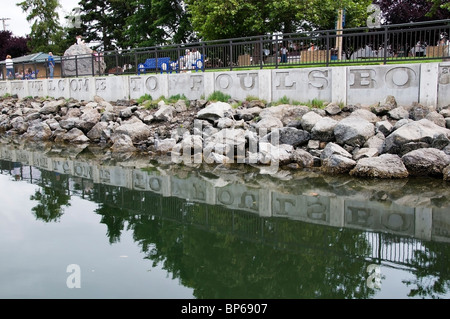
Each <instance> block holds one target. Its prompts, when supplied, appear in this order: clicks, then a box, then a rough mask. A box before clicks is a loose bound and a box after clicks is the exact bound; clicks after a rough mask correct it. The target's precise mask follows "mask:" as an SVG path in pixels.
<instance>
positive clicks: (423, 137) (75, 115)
mask: <svg viewBox="0 0 450 319" xmlns="http://www.w3.org/2000/svg"><path fill="white" fill-rule="evenodd" d="M449 128H450V105H449V106H446V107H442V108H439V109H435V108H434V107H427V106H423V105H420V104H413V105H409V106H404V105H397V102H396V101H395V98H394V97H392V96H388V97H387V98H386V99H385V100H383V101H381V102H380V103H378V104H377V105H372V106H361V105H346V106H342V105H337V104H335V103H330V104H328V105H324V106H323V108H312V107H309V106H306V105H290V104H281V105H271V104H269V103H265V102H264V101H260V100H252V101H243V102H242V101H232V100H230V101H228V102H217V101H216V102H215V101H207V100H194V101H187V100H183V99H181V100H178V101H176V102H174V103H167V102H164V100H161V101H160V102H159V103H158V104H152V107H148V106H145V105H140V104H138V103H137V101H135V100H118V101H116V102H107V101H105V100H104V99H102V98H100V97H95V98H94V100H93V101H77V100H74V99H69V100H66V99H63V98H60V99H52V98H46V99H44V98H24V99H19V98H17V97H14V96H13V97H2V98H0V136H3V137H19V138H20V139H21V140H22V139H23V140H27V141H35V142H38V141H52V142H54V143H61V144H64V143H70V144H79V145H84V144H98V145H101V146H103V147H105V148H107V149H108V150H110V151H111V152H115V153H124V152H134V153H136V152H139V153H144V154H148V155H149V156H150V157H151V158H155V159H158V158H161V157H162V156H166V157H168V156H170V158H171V160H172V161H174V162H177V163H181V162H185V163H207V164H224V163H225V164H227V163H245V164H251V165H261V166H264V165H266V166H270V167H276V168H278V167H285V168H289V169H311V170H320V171H323V172H325V173H330V174H350V175H353V176H360V177H366V178H405V177H408V176H432V177H436V178H442V179H444V180H450V129H449ZM274 164H276V165H274Z"/></svg>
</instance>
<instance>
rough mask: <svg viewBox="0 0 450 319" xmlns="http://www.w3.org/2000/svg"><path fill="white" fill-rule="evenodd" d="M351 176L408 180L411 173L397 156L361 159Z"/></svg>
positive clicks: (385, 155) (386, 155)
mask: <svg viewBox="0 0 450 319" xmlns="http://www.w3.org/2000/svg"><path fill="white" fill-rule="evenodd" d="M350 175H352V176H358V177H372V178H374V177H376V178H406V177H408V175H409V173H408V170H407V169H406V167H405V165H404V164H403V162H402V160H401V158H400V157H399V156H398V155H395V154H382V155H380V156H378V157H367V158H362V159H360V160H359V161H358V162H357V163H356V166H355V167H354V168H353V169H352V170H351V171H350Z"/></svg>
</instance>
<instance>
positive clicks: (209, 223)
mask: <svg viewBox="0 0 450 319" xmlns="http://www.w3.org/2000/svg"><path fill="white" fill-rule="evenodd" d="M0 172H1V174H0V207H1V209H0V256H1V259H0V298H3V299H5V298H7V299H9V298H68V299H69V298H149V299H219V298H220V299H222V298H231V299H235V298H243V299H244V298H257V299H260V298H261V299H268V298H269V299H291V298H294V299H297V298H301V299H310V298H317V299H324V298H327V299H328V298H338V299H344V298H352V299H372V298H395V299H397V298H402V299H403V298H427V299H428V298H446V299H448V298H449V297H450V292H449V290H450V285H449V283H450V265H449V263H448V258H449V257H450V244H449V243H450V203H449V198H450V184H448V183H446V182H443V181H442V180H439V179H428V178H420V179H412V178H410V179H407V180H392V181H384V180H364V179H354V178H350V177H348V176H322V175H321V174H319V173H317V172H299V171H296V172H294V171H286V170H280V171H279V172H277V174H275V175H268V174H260V171H259V170H258V169H257V168H248V169H247V168H242V167H220V166H219V167H213V166H201V167H187V166H179V165H178V166H177V165H171V164H170V163H168V162H166V163H160V164H155V163H154V162H152V161H149V160H148V159H145V158H144V159H139V160H137V159H130V158H125V159H124V158H122V159H115V160H113V159H111V157H110V156H106V155H105V154H104V153H102V152H100V151H98V150H89V149H84V150H82V151H80V150H78V151H76V152H75V153H74V152H68V151H67V152H66V151H65V150H64V149H58V148H55V147H50V146H40V147H39V148H38V149H36V148H29V147H25V146H24V145H14V146H13V145H9V144H3V145H2V144H0ZM73 267H75V268H73Z"/></svg>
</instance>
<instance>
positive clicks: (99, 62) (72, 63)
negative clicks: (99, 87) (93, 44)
mask: <svg viewBox="0 0 450 319" xmlns="http://www.w3.org/2000/svg"><path fill="white" fill-rule="evenodd" d="M93 53H94V51H93V50H92V49H91V48H89V47H88V46H87V45H85V44H74V45H71V46H70V47H69V48H68V49H67V50H66V51H65V52H64V56H63V57H62V64H61V65H62V67H63V70H62V72H63V74H64V76H77V75H78V76H85V75H99V74H103V73H104V72H105V69H106V64H105V62H104V59H102V58H96V57H95V56H94V55H93ZM75 56H76V59H75Z"/></svg>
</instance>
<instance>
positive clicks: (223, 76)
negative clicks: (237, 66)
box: [216, 74, 233, 90]
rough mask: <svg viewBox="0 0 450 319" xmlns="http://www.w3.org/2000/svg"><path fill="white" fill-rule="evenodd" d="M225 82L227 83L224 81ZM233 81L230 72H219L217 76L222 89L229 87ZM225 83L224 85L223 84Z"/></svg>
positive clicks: (218, 84) (217, 82)
mask: <svg viewBox="0 0 450 319" xmlns="http://www.w3.org/2000/svg"><path fill="white" fill-rule="evenodd" d="M224 82H225V83H224ZM232 83H233V79H232V78H231V76H230V75H229V74H219V75H218V76H217V78H216V85H217V86H218V87H219V88H221V89H224V90H226V89H228V88H229V87H230V86H231V84H232ZM222 84H224V85H222Z"/></svg>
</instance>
